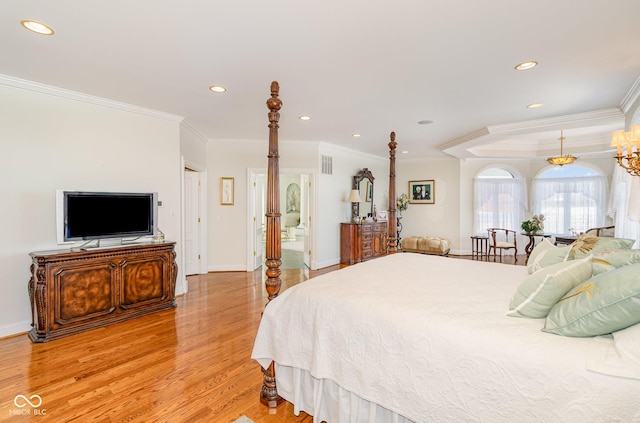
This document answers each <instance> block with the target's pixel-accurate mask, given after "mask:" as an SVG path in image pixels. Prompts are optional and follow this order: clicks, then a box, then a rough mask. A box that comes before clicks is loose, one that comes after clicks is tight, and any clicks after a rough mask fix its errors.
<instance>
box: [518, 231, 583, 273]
mask: <svg viewBox="0 0 640 423" xmlns="http://www.w3.org/2000/svg"><path fill="white" fill-rule="evenodd" d="M570 253H571V246H569V245H567V246H566V247H557V246H555V245H553V244H552V243H551V241H549V240H548V239H547V238H543V239H542V241H540V243H538V245H536V246H535V247H534V249H533V251H531V254H529V260H528V261H527V271H529V274H532V273H533V272H536V271H538V270H540V269H542V268H543V267H547V266H549V265H551V264H556V263H560V262H563V261H567V260H572V259H573V256H572V255H571V254H570Z"/></svg>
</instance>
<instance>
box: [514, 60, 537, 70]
mask: <svg viewBox="0 0 640 423" xmlns="http://www.w3.org/2000/svg"><path fill="white" fill-rule="evenodd" d="M537 65H538V62H536V61H535V60H529V61H527V62H522V63H518V64H517V65H516V67H515V68H516V70H527V69H531V68H533V67H535V66H537Z"/></svg>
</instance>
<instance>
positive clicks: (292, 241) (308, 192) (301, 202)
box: [247, 169, 313, 271]
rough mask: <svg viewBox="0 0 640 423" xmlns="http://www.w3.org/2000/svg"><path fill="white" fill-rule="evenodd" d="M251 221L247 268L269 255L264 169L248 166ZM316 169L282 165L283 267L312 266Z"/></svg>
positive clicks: (261, 262) (253, 267)
mask: <svg viewBox="0 0 640 423" xmlns="http://www.w3.org/2000/svg"><path fill="white" fill-rule="evenodd" d="M247 180H248V181H249V184H250V186H249V192H250V195H249V198H250V201H248V204H249V216H250V219H249V222H250V227H249V228H248V233H249V234H251V235H250V237H249V238H250V239H249V241H248V248H247V251H249V252H250V255H249V257H248V259H247V263H250V265H248V266H247V271H252V270H256V269H259V268H260V267H262V266H264V261H265V259H266V251H265V249H266V217H265V213H266V198H267V195H266V188H267V173H266V170H265V169H249V177H248V179H247ZM312 180H313V170H309V169H281V171H280V214H281V216H280V225H281V232H280V233H281V253H282V254H281V260H282V264H281V266H280V268H281V269H313V261H312V247H311V246H312V245H313V243H312V234H313V230H312V220H311V216H312V214H313V213H312V204H313V202H312V199H313V184H312Z"/></svg>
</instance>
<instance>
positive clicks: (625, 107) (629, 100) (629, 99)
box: [620, 77, 640, 114]
mask: <svg viewBox="0 0 640 423" xmlns="http://www.w3.org/2000/svg"><path fill="white" fill-rule="evenodd" d="M639 97H640V77H638V79H636V80H635V82H634V83H633V85H632V86H631V88H630V89H629V92H627V95H625V96H624V98H623V99H622V101H621V102H620V110H622V112H623V113H624V114H627V113H628V112H629V109H630V108H631V106H633V105H634V103H635V102H636V100H638V98H639Z"/></svg>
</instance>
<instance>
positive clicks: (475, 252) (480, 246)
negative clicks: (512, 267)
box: [471, 234, 489, 260]
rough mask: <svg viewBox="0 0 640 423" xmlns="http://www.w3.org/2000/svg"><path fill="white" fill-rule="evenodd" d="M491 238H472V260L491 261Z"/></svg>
mask: <svg viewBox="0 0 640 423" xmlns="http://www.w3.org/2000/svg"><path fill="white" fill-rule="evenodd" d="M488 247H489V236H488V235H482V234H478V235H473V236H472V237H471V258H472V259H473V260H483V259H487V260H488V259H489V251H488Z"/></svg>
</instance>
